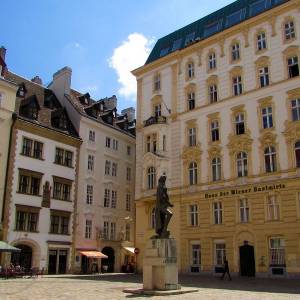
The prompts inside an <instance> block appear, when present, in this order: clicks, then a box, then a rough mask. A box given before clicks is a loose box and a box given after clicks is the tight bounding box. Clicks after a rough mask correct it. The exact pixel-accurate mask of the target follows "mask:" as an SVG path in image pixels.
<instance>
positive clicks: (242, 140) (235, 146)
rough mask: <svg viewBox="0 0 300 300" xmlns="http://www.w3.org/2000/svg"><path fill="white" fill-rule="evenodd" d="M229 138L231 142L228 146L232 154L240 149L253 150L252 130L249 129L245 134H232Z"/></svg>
mask: <svg viewBox="0 0 300 300" xmlns="http://www.w3.org/2000/svg"><path fill="white" fill-rule="evenodd" d="M228 139H229V143H228V144H227V147H228V149H229V153H230V155H233V154H235V153H236V152H240V151H246V152H250V151H251V147H252V142H253V139H251V137H250V131H249V130H248V129H247V130H246V132H245V134H243V135H233V134H230V135H229V137H228Z"/></svg>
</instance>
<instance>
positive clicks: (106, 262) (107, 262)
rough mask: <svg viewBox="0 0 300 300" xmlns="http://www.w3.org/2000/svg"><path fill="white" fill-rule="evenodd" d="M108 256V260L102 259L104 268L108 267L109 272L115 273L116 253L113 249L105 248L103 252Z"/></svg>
mask: <svg viewBox="0 0 300 300" xmlns="http://www.w3.org/2000/svg"><path fill="white" fill-rule="evenodd" d="M101 252H102V253H103V254H105V255H107V258H103V259H102V262H101V264H102V267H103V266H107V272H113V271H114V267H115V251H114V249H113V248H111V247H104V248H103V249H102V251H101Z"/></svg>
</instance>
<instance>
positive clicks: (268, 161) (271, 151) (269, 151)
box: [264, 146, 277, 173]
mask: <svg viewBox="0 0 300 300" xmlns="http://www.w3.org/2000/svg"><path fill="white" fill-rule="evenodd" d="M264 156H265V170H266V172H267V173H271V172H276V169H277V168H276V150H275V147H273V146H268V147H267V148H265V151H264Z"/></svg>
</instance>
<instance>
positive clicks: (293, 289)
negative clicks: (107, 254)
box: [47, 274, 300, 298]
mask: <svg viewBox="0 0 300 300" xmlns="http://www.w3.org/2000/svg"><path fill="white" fill-rule="evenodd" d="M47 277H48V278H65V279H76V280H99V281H109V282H128V283H139V284H141V283H142V275H141V274H99V275H64V276H55V275H52V276H47ZM179 283H180V284H181V285H182V286H185V287H194V288H199V289H206V288H209V289H224V290H238V291H252V292H269V293H289V294H300V284H299V279H298V280H297V279H283V278H280V279H279V278H276V279H275V278H274V279H269V278H249V277H233V279H232V281H229V280H228V279H227V278H225V279H224V280H220V278H219V277H214V276H205V275H203V276H199V275H198V276H195V275H181V276H179ZM139 297H140V295H130V297H129V296H127V298H139ZM143 297H145V296H143Z"/></svg>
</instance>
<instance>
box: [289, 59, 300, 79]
mask: <svg viewBox="0 0 300 300" xmlns="http://www.w3.org/2000/svg"><path fill="white" fill-rule="evenodd" d="M287 65H288V74H289V78H293V77H296V76H299V65H298V56H292V57H290V58H288V60H287Z"/></svg>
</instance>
